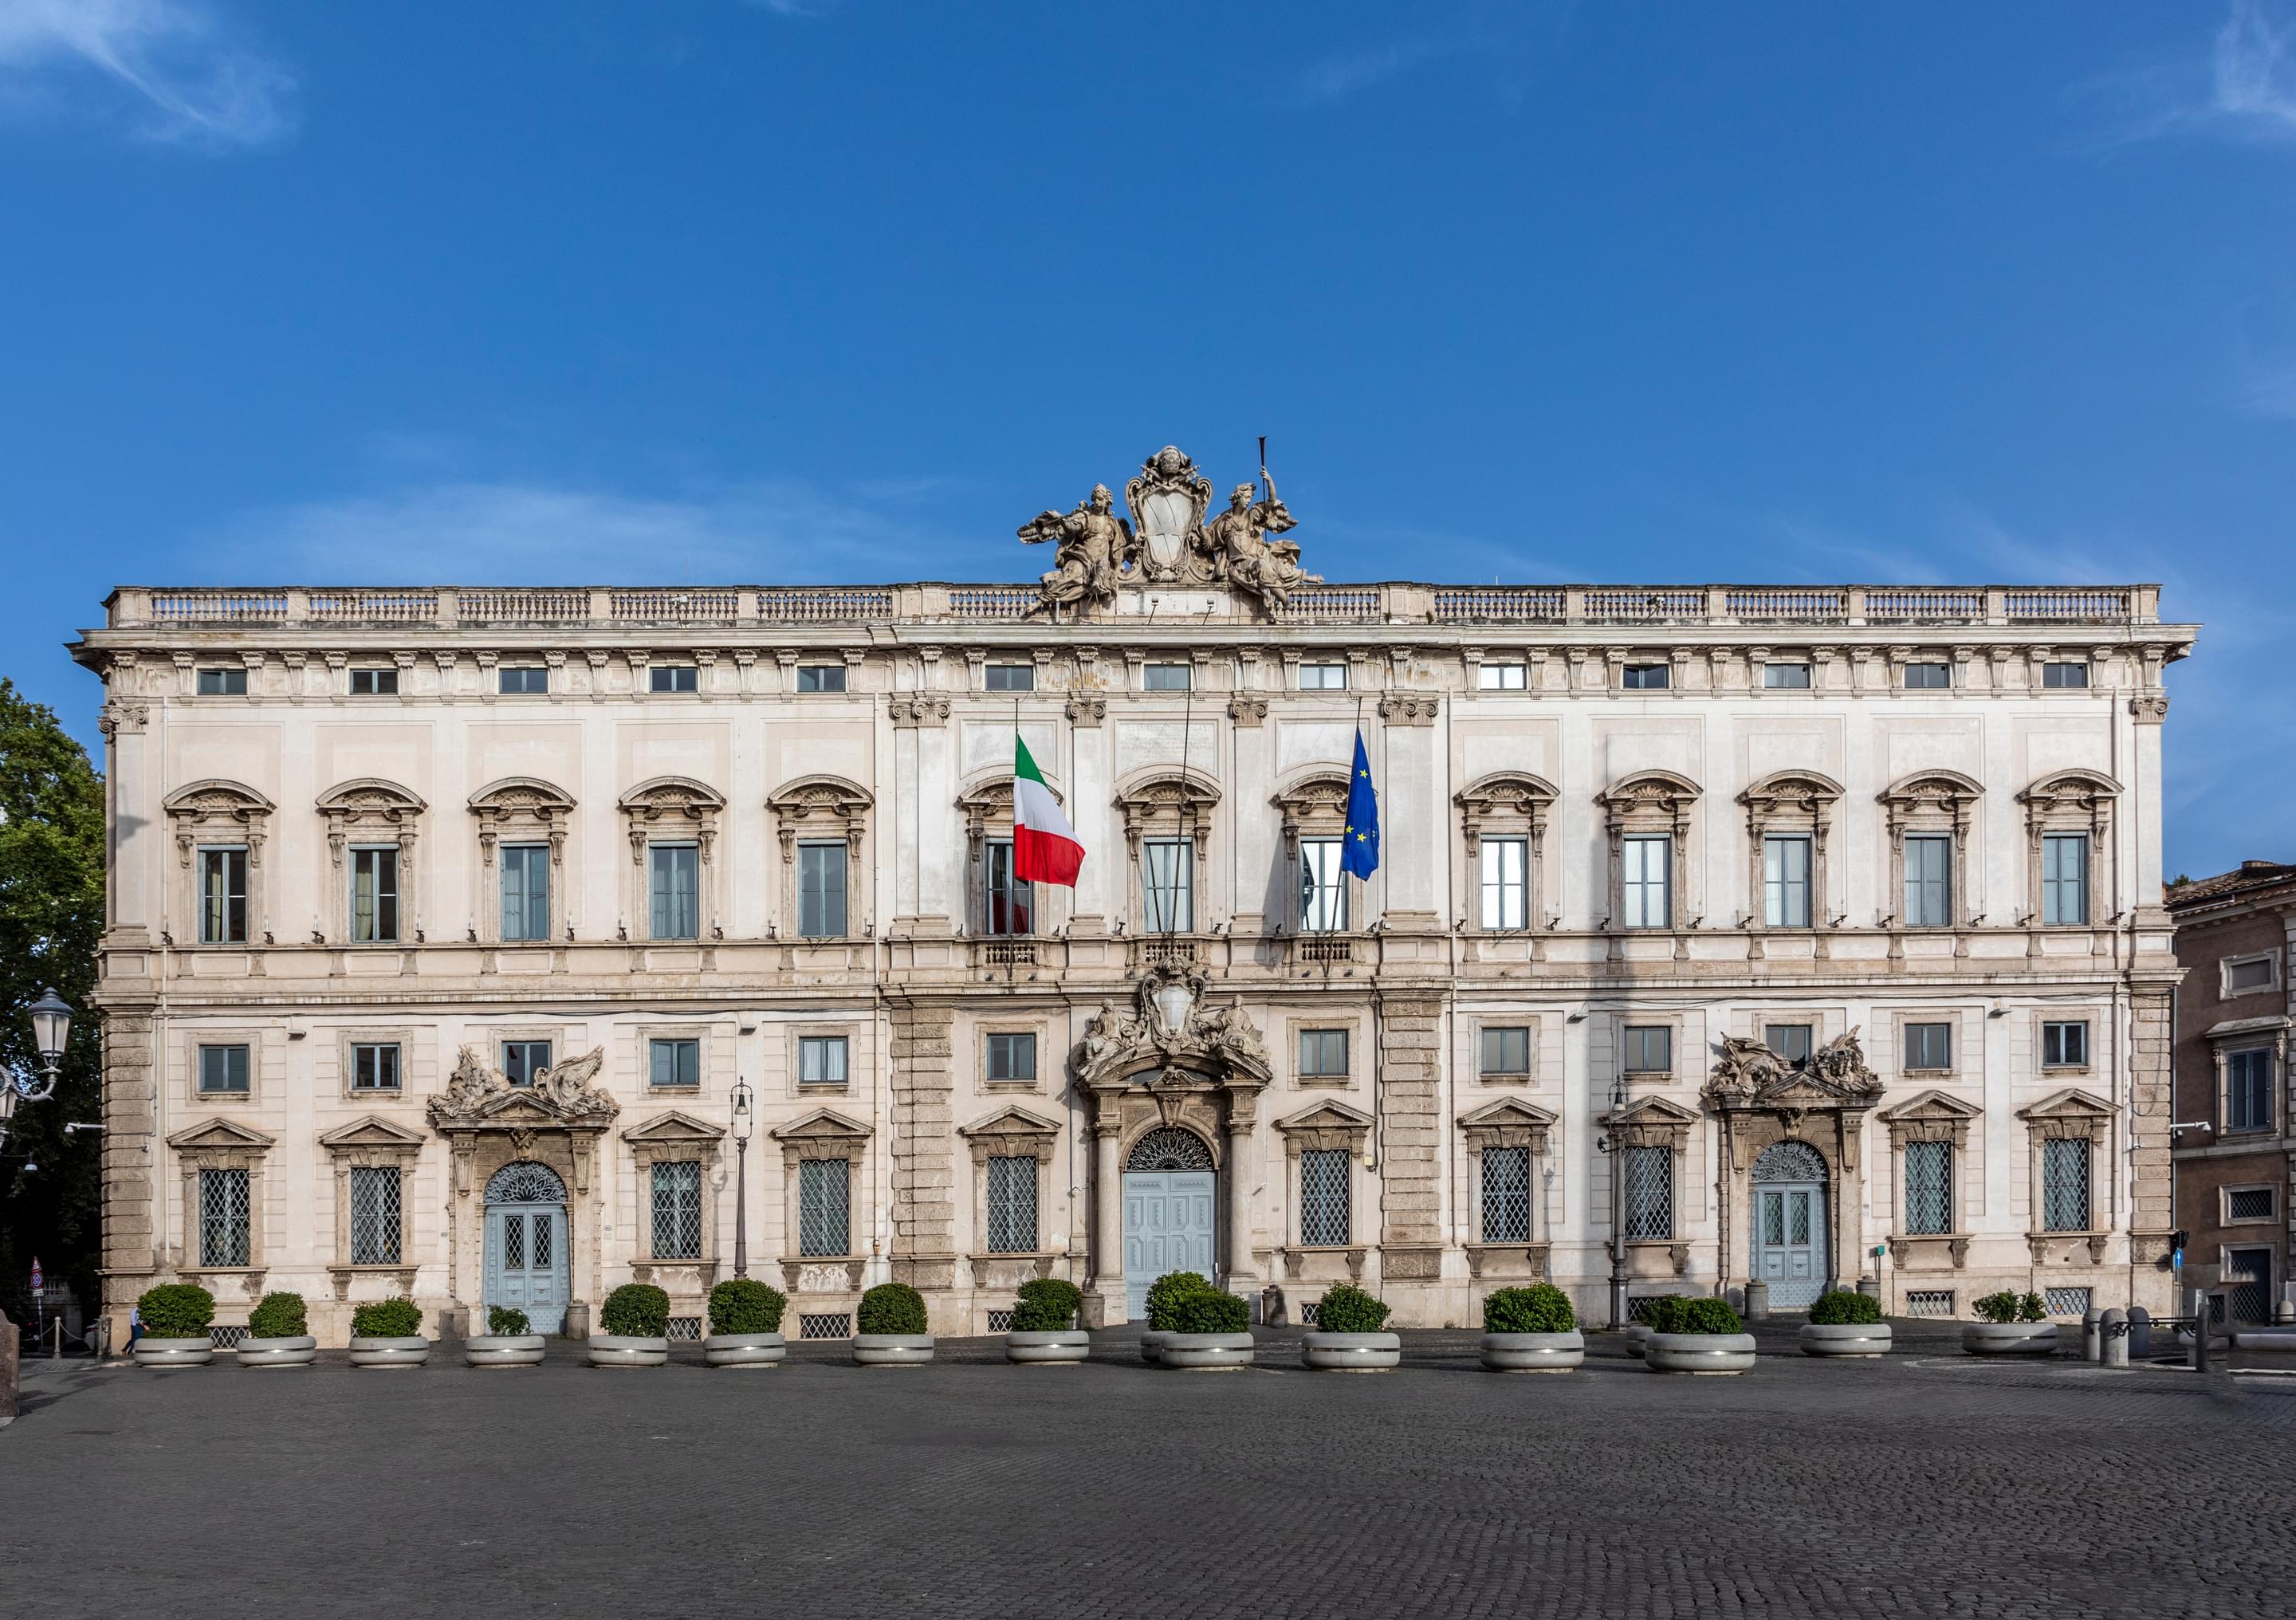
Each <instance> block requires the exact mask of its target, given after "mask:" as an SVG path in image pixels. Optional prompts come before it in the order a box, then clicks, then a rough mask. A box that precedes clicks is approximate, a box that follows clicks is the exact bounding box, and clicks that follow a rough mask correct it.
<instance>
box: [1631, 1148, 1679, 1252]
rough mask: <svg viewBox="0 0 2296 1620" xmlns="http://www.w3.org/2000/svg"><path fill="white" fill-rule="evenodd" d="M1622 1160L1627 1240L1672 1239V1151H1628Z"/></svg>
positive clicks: (1641, 1149) (1649, 1149)
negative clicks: (1625, 1194) (1623, 1164)
mask: <svg viewBox="0 0 2296 1620" xmlns="http://www.w3.org/2000/svg"><path fill="white" fill-rule="evenodd" d="M1625 1158H1626V1166H1625V1173H1626V1177H1627V1236H1628V1238H1629V1239H1637V1238H1639V1239H1652V1238H1671V1237H1673V1236H1674V1150H1673V1149H1671V1148H1628V1150H1626V1155H1625Z"/></svg>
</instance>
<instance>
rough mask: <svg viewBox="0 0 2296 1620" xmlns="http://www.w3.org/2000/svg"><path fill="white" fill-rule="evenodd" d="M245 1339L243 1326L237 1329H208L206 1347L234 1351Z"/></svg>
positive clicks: (245, 1331) (245, 1334)
mask: <svg viewBox="0 0 2296 1620" xmlns="http://www.w3.org/2000/svg"><path fill="white" fill-rule="evenodd" d="M246 1339H247V1328H246V1326H245V1325H244V1324H242V1325H240V1326H237V1327H230V1328H217V1327H210V1328H209V1329H208V1346H209V1348H210V1349H215V1350H236V1349H238V1348H239V1346H241V1345H242V1344H243V1343H245V1342H246Z"/></svg>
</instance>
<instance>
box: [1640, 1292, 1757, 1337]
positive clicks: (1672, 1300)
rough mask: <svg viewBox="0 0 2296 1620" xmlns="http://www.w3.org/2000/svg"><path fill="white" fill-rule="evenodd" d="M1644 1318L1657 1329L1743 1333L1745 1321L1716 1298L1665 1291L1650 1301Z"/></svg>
mask: <svg viewBox="0 0 2296 1620" xmlns="http://www.w3.org/2000/svg"><path fill="white" fill-rule="evenodd" d="M1644 1321H1648V1322H1649V1323H1650V1325H1651V1329H1652V1331H1653V1332H1658V1333H1743V1332H1744V1331H1745V1330H1746V1324H1745V1323H1744V1322H1742V1321H1739V1320H1738V1313H1737V1312H1735V1311H1734V1310H1732V1309H1731V1308H1730V1306H1729V1303H1728V1302H1727V1301H1726V1300H1720V1299H1692V1298H1689V1297H1685V1296H1684V1295H1680V1294H1669V1295H1667V1296H1665V1297H1663V1298H1661V1299H1654V1300H1652V1302H1651V1306H1650V1313H1649V1315H1648V1316H1646V1317H1645V1318H1644Z"/></svg>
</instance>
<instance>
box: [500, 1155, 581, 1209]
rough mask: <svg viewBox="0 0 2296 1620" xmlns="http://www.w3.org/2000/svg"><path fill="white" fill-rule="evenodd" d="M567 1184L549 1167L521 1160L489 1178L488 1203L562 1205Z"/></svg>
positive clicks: (504, 1167) (506, 1166) (505, 1166)
mask: <svg viewBox="0 0 2296 1620" xmlns="http://www.w3.org/2000/svg"><path fill="white" fill-rule="evenodd" d="M565 1201H566V1183H565V1182H562V1181H560V1180H559V1179H558V1173H557V1172H556V1171H554V1170H553V1169H552V1168H551V1167H550V1166H547V1165H537V1164H535V1163H533V1162H532V1161H531V1160H526V1159H521V1160H520V1161H519V1162H518V1163H517V1164H514V1165H504V1166H503V1167H502V1168H501V1169H499V1170H497V1171H496V1172H495V1173H494V1174H492V1175H491V1176H489V1177H488V1178H487V1202H488V1203H489V1204H563V1203H564V1202H565Z"/></svg>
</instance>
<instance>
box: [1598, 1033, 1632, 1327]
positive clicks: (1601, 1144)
mask: <svg viewBox="0 0 2296 1620" xmlns="http://www.w3.org/2000/svg"><path fill="white" fill-rule="evenodd" d="M1626 1109H1627V1081H1626V1076H1624V1075H1621V1076H1619V1078H1618V1079H1617V1080H1616V1081H1615V1082H1613V1083H1612V1084H1611V1116H1610V1118H1611V1124H1610V1128H1609V1129H1608V1130H1607V1131H1605V1132H1603V1133H1602V1134H1601V1135H1599V1136H1597V1137H1595V1152H1597V1153H1602V1154H1606V1155H1608V1156H1609V1158H1610V1160H1611V1331H1612V1332H1613V1333H1615V1332H1617V1331H1618V1330H1620V1329H1621V1328H1623V1327H1625V1326H1626V1325H1627V1155H1626V1151H1625V1148H1624V1144H1623V1143H1621V1142H1620V1141H1619V1140H1618V1133H1619V1117H1620V1115H1622V1114H1624V1113H1625V1112H1626Z"/></svg>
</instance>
